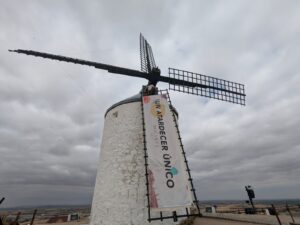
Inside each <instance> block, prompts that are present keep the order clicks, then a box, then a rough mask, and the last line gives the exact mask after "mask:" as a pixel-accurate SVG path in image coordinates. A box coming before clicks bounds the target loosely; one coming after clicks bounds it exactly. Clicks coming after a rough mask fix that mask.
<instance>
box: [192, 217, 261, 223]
mask: <svg viewBox="0 0 300 225" xmlns="http://www.w3.org/2000/svg"><path fill="white" fill-rule="evenodd" d="M194 225H257V223H248V222H239V221H231V220H223V219H214V218H205V217H200V218H196V219H195V221H194Z"/></svg>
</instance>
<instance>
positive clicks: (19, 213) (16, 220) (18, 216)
mask: <svg viewBox="0 0 300 225" xmlns="http://www.w3.org/2000/svg"><path fill="white" fill-rule="evenodd" d="M20 215H21V212H18V214H17V217H16V219H15V221H14V223H13V224H14V225H17V224H19V223H18V221H19V218H20Z"/></svg>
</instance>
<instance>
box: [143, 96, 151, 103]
mask: <svg viewBox="0 0 300 225" xmlns="http://www.w3.org/2000/svg"><path fill="white" fill-rule="evenodd" d="M143 100H144V103H145V104H147V103H149V101H150V97H149V96H144V98H143Z"/></svg>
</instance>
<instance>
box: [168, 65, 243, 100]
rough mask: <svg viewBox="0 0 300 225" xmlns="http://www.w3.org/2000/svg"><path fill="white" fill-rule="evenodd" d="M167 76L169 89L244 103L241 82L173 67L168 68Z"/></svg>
mask: <svg viewBox="0 0 300 225" xmlns="http://www.w3.org/2000/svg"><path fill="white" fill-rule="evenodd" d="M169 78H170V80H169V82H168V83H169V89H170V90H174V91H179V92H184V93H188V94H193V95H200V96H204V97H208V98H214V99H218V100H222V101H227V102H231V103H235V104H240V105H245V98H246V95H245V89H244V85H243V84H239V83H235V82H231V81H227V80H222V79H218V78H215V77H211V76H206V75H202V74H197V73H193V72H188V71H185V70H178V69H174V68H169ZM180 81H181V82H180Z"/></svg>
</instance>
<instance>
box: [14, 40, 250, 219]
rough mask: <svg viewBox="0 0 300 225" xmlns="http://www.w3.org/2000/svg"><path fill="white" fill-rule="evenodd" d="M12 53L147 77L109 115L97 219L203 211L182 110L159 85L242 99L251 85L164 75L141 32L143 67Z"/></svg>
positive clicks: (236, 100)
mask: <svg viewBox="0 0 300 225" xmlns="http://www.w3.org/2000/svg"><path fill="white" fill-rule="evenodd" d="M9 51H13V52H17V53H23V54H27V55H33V56H38V57H43V58H49V59H53V60H59V61H65V62H71V63H76V64H82V65H88V66H94V67H96V68H98V69H104V70H107V71H108V72H110V73H118V74H123V75H127V76H134V77H140V78H145V79H147V80H148V84H147V85H146V86H144V87H143V88H142V91H141V92H140V93H139V94H137V95H135V96H133V97H131V98H128V99H125V100H123V101H121V102H118V103H116V104H114V105H113V106H111V107H110V108H109V109H108V110H107V112H106V114H105V124H104V130H103V136H102V144H101V153H100V160H99V165H98V172H97V178H96V184H95V190H94V197H93V203H92V212H91V222H90V223H91V225H127V224H128V225H143V224H148V223H149V222H151V224H154V225H156V224H178V219H180V218H184V217H188V216H193V215H199V216H200V215H201V214H200V209H199V206H198V200H197V197H196V192H195V189H194V185H193V182H192V178H191V174H190V169H189V166H188V163H187V159H186V156H185V152H184V149H183V144H182V141H181V137H180V134H179V128H178V123H177V113H176V110H175V109H174V108H173V107H172V105H171V102H170V98H169V95H168V92H167V91H158V89H157V88H156V84H157V82H166V83H169V89H171V90H175V91H180V92H184V93H189V94H194V95H201V96H205V97H209V98H214V99H219V100H223V101H228V102H232V103H237V104H241V105H245V93H244V85H242V84H238V83H234V82H230V81H225V80H222V79H218V78H214V77H210V76H205V75H201V74H196V73H192V72H188V71H183V70H178V69H173V68H169V76H168V77H166V76H161V75H160V70H159V69H158V67H156V65H155V61H154V57H153V54H152V50H151V46H150V45H149V43H148V42H147V41H146V40H145V39H144V37H143V36H142V35H140V54H141V68H142V69H141V70H142V71H137V70H132V69H127V68H122V67H117V66H112V65H107V64H102V63H96V62H91V61H85V60H80V59H74V58H70V57H65V56H59V55H52V54H48V53H42V52H36V51H30V50H21V49H18V50H9ZM192 206H193V207H194V208H195V210H196V212H192V211H191V210H190V208H191V207H192Z"/></svg>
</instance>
